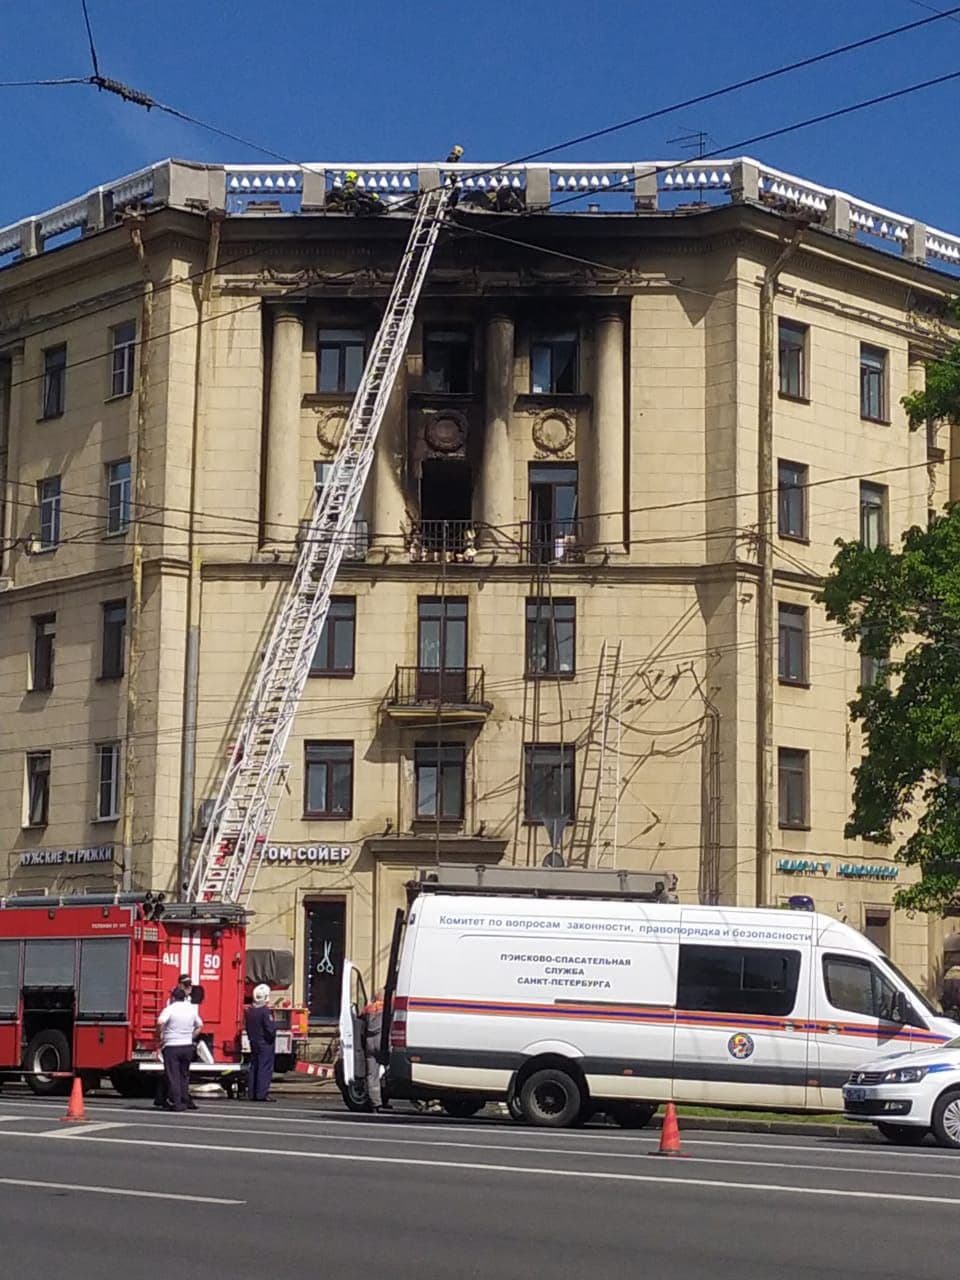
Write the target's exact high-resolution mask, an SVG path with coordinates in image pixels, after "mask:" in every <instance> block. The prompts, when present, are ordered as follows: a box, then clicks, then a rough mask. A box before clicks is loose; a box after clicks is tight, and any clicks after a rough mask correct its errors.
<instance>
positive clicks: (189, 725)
mask: <svg viewBox="0 0 960 1280" xmlns="http://www.w3.org/2000/svg"><path fill="white" fill-rule="evenodd" d="M225 216H226V215H225V214H224V213H223V212H222V211H221V210H212V211H211V212H210V213H208V214H207V219H208V221H209V223H210V237H209V239H208V240H207V259H206V262H205V263H204V274H203V279H202V281H201V284H200V287H199V289H198V290H197V342H196V356H195V368H194V399H193V431H192V439H191V445H190V503H189V507H190V514H189V517H188V523H187V558H188V563H189V568H188V571H187V573H188V577H187V632H186V647H185V656H184V673H183V734H182V736H181V747H180V828H179V840H178V843H177V885H176V888H177V895H178V897H179V896H182V895H184V894H185V893H186V888H187V883H188V881H189V879H190V871H191V866H190V861H191V853H192V849H193V814H194V805H195V792H196V780H197V704H198V700H199V684H200V612H201V561H202V555H201V551H200V547H199V545H198V541H197V517H198V515H199V513H200V510H201V507H202V501H201V496H200V481H201V478H202V474H203V473H202V460H203V428H204V425H205V422H206V412H207V386H208V381H209V380H208V378H207V367H208V363H209V358H210V340H209V335H208V333H207V330H208V329H209V328H210V324H209V320H210V297H211V294H212V293H213V278H214V274H215V272H216V269H217V263H218V261H219V258H220V229H221V227H222V226H223V220H224V217H225Z"/></svg>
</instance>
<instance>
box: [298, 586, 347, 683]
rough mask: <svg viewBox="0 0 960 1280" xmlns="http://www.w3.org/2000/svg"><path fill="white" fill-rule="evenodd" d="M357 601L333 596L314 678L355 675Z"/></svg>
mask: <svg viewBox="0 0 960 1280" xmlns="http://www.w3.org/2000/svg"><path fill="white" fill-rule="evenodd" d="M356 630H357V602H356V600H355V599H354V598H353V596H333V597H332V598H331V600H330V608H329V610H328V612H327V618H326V621H325V622H324V624H323V630H322V631H321V632H320V639H319V641H318V642H317V647H316V649H315V650H314V653H313V662H312V663H311V665H310V674H311V675H312V676H352V675H353V655H354V640H355V637H356Z"/></svg>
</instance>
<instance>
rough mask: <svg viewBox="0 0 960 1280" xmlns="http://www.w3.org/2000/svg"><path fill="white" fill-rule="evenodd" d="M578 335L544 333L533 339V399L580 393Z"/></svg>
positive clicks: (531, 379)
mask: <svg viewBox="0 0 960 1280" xmlns="http://www.w3.org/2000/svg"><path fill="white" fill-rule="evenodd" d="M579 363H580V343H579V340H578V337H577V334H576V333H574V332H569V331H568V332H564V331H561V330H541V331H539V332H536V333H534V334H533V336H532V337H531V339H530V390H531V391H532V392H533V394H534V395H572V394H575V393H576V392H577V391H579V390H580V378H579V368H578V366H579Z"/></svg>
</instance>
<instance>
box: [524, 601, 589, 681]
mask: <svg viewBox="0 0 960 1280" xmlns="http://www.w3.org/2000/svg"><path fill="white" fill-rule="evenodd" d="M576 629H577V605H576V601H575V600H544V599H542V598H541V597H539V596H537V597H534V598H533V599H532V600H528V601H527V644H526V653H527V675H528V676H546V675H565V676H572V675H573V673H574V669H575V661H576Z"/></svg>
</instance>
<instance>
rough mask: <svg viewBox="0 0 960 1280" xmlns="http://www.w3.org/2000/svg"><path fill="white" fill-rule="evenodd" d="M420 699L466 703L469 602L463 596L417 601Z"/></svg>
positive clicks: (423, 700) (418, 696) (424, 700)
mask: <svg viewBox="0 0 960 1280" xmlns="http://www.w3.org/2000/svg"><path fill="white" fill-rule="evenodd" d="M417 700H418V701H420V702H431V701H434V700H438V701H441V702H447V703H458V702H459V703H465V702H466V700H467V602H466V600H465V599H464V598H463V597H462V596H421V597H420V598H419V599H418V600H417Z"/></svg>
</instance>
